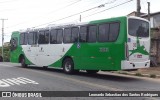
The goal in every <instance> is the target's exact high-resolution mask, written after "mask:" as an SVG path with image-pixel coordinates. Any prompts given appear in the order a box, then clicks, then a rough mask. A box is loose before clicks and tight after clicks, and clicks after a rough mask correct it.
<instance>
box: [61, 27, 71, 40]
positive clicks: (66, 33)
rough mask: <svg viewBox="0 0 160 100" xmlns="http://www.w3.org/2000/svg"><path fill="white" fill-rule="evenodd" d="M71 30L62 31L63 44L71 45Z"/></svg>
mask: <svg viewBox="0 0 160 100" xmlns="http://www.w3.org/2000/svg"><path fill="white" fill-rule="evenodd" d="M71 36H72V35H71V29H70V28H65V29H64V38H63V42H64V43H71V42H72V41H71Z"/></svg>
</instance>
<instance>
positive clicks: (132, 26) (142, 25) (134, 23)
mask: <svg viewBox="0 0 160 100" xmlns="http://www.w3.org/2000/svg"><path fill="white" fill-rule="evenodd" d="M128 32H129V35H131V36H136V37H149V23H148V22H146V21H143V20H140V19H129V21H128Z"/></svg>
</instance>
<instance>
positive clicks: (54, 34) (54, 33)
mask: <svg viewBox="0 0 160 100" xmlns="http://www.w3.org/2000/svg"><path fill="white" fill-rule="evenodd" d="M50 43H51V44H56V43H57V30H55V29H52V30H51V32H50Z"/></svg>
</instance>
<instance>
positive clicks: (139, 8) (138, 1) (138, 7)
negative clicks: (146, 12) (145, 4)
mask: <svg viewBox="0 0 160 100" xmlns="http://www.w3.org/2000/svg"><path fill="white" fill-rule="evenodd" d="M140 12H141V4H140V0H137V14H136V16H138V17H140Z"/></svg>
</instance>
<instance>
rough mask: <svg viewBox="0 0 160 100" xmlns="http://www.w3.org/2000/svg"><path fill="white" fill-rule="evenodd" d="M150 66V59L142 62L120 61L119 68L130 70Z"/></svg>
mask: <svg viewBox="0 0 160 100" xmlns="http://www.w3.org/2000/svg"><path fill="white" fill-rule="evenodd" d="M148 67H150V60H147V61H143V62H135V61H127V60H123V61H121V69H122V70H128V69H129V70H130V69H139V68H148Z"/></svg>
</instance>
